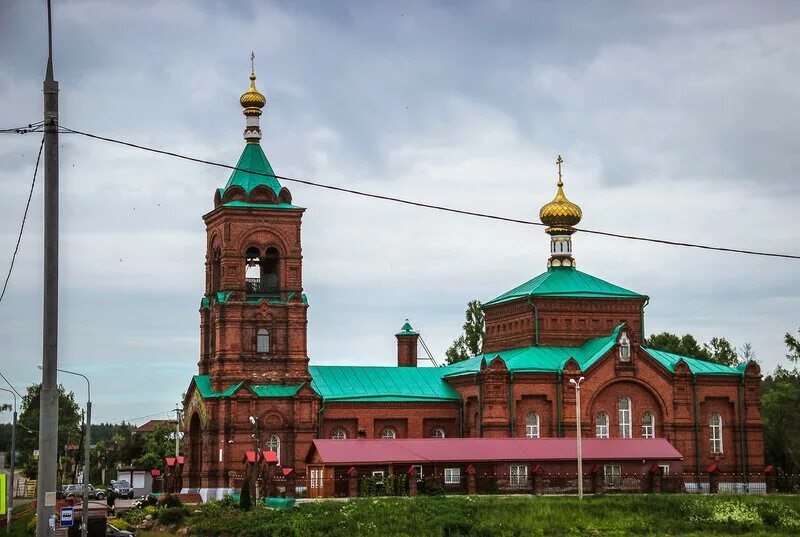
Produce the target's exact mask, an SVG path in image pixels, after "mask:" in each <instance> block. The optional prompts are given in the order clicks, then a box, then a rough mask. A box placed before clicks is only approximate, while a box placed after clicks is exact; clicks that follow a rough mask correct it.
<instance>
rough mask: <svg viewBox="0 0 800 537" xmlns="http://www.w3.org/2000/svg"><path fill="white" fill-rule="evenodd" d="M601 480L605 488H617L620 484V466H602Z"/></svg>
mask: <svg viewBox="0 0 800 537" xmlns="http://www.w3.org/2000/svg"><path fill="white" fill-rule="evenodd" d="M603 479H604V480H605V483H606V486H607V487H618V486H620V485H621V484H622V466H620V465H619V464H605V465H603Z"/></svg>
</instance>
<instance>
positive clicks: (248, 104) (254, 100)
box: [239, 72, 267, 114]
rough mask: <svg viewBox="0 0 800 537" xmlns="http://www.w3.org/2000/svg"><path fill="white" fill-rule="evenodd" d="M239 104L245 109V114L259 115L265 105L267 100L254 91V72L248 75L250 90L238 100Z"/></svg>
mask: <svg viewBox="0 0 800 537" xmlns="http://www.w3.org/2000/svg"><path fill="white" fill-rule="evenodd" d="M239 104H241V105H242V108H244V109H245V110H244V113H245V114H248V113H253V114H261V109H262V108H264V105H266V104H267V98H266V97H264V96H263V95H262V94H261V93H259V91H258V90H257V89H256V74H255V72H251V73H250V89H249V90H247V91H246V92H245V93H243V94H242V96H241V97H240V98H239Z"/></svg>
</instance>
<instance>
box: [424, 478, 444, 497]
mask: <svg viewBox="0 0 800 537" xmlns="http://www.w3.org/2000/svg"><path fill="white" fill-rule="evenodd" d="M419 493H420V494H426V495H428V496H441V495H442V494H444V487H443V486H442V485H441V484H440V483H439V482H438V481H436V480H435V479H433V478H430V477H429V478H428V479H426V480H425V481H423V482H422V486H420V487H419Z"/></svg>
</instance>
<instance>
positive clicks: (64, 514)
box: [61, 507, 75, 528]
mask: <svg viewBox="0 0 800 537" xmlns="http://www.w3.org/2000/svg"><path fill="white" fill-rule="evenodd" d="M73 514H74V511H73V510H72V507H62V508H61V527H62V528H69V527H71V526H72V523H73V522H74V521H75V519H74V518H73Z"/></svg>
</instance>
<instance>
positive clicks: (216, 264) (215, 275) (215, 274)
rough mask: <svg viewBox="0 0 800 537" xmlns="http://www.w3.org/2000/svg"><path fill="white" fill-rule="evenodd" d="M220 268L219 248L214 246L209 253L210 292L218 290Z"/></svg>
mask: <svg viewBox="0 0 800 537" xmlns="http://www.w3.org/2000/svg"><path fill="white" fill-rule="evenodd" d="M221 271H222V268H221V267H220V253H219V248H214V251H213V252H212V253H211V292H212V293H216V292H217V291H219V286H220V272H221Z"/></svg>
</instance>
